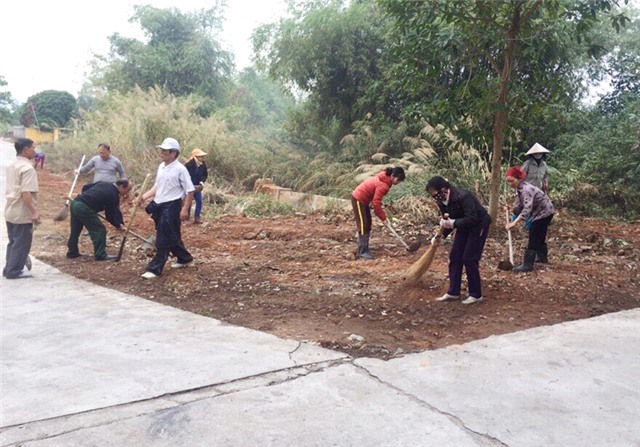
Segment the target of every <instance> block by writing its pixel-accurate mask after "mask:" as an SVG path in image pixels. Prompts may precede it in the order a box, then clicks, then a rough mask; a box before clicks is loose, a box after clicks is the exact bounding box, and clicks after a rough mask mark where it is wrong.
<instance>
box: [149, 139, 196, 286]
mask: <svg viewBox="0 0 640 447" xmlns="http://www.w3.org/2000/svg"><path fill="white" fill-rule="evenodd" d="M156 147H157V148H158V149H160V158H161V159H162V163H160V166H159V167H158V173H157V175H156V183H155V184H154V185H153V187H152V188H151V189H150V190H149V191H147V192H145V193H144V194H142V195H141V196H140V204H144V203H145V202H146V201H147V200H149V199H153V201H152V202H151V203H149V205H147V207H146V212H147V213H148V214H149V215H151V218H152V219H153V221H154V223H155V226H156V254H155V256H154V257H153V259H152V260H151V261H150V262H149V263H148V264H147V266H146V267H145V270H146V271H145V273H143V274H142V277H143V278H147V279H151V278H156V277H158V276H160V275H161V274H162V270H163V269H164V265H165V263H166V262H167V259H169V254H171V255H173V256H175V257H176V262H174V263H173V264H172V265H171V267H172V268H182V267H186V266H187V265H188V264H189V263H190V262H191V261H193V256H191V253H189V251H188V250H187V249H186V248H185V246H184V243H183V242H182V236H181V234H180V225H181V221H185V220H187V219H188V218H189V210H190V209H191V202H192V201H193V192H194V191H195V188H194V186H193V183H192V182H191V176H190V175H189V171H187V168H185V167H184V165H183V164H182V163H180V162H179V161H178V160H177V158H178V156H179V155H180V144H179V143H178V142H177V141H176V140H175V139H174V138H165V139H164V141H163V142H162V144H161V145H159V146H156ZM183 199H184V201H183Z"/></svg>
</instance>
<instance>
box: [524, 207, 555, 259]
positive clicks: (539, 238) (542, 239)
mask: <svg viewBox="0 0 640 447" xmlns="http://www.w3.org/2000/svg"><path fill="white" fill-rule="evenodd" d="M551 219H553V214H552V215H551V216H548V217H544V218H542V219H538V220H534V221H533V222H531V229H530V230H529V245H527V249H528V250H536V251H538V250H540V249H541V248H542V247H543V246H544V244H545V243H546V242H547V230H548V229H549V224H550V223H551Z"/></svg>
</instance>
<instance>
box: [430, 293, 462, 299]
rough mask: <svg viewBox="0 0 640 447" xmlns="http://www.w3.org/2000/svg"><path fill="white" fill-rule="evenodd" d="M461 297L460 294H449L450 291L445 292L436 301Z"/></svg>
mask: <svg viewBox="0 0 640 447" xmlns="http://www.w3.org/2000/svg"><path fill="white" fill-rule="evenodd" d="M459 299H460V295H449V294H448V293H445V294H444V295H442V296H440V297H438V298H436V301H453V300H459Z"/></svg>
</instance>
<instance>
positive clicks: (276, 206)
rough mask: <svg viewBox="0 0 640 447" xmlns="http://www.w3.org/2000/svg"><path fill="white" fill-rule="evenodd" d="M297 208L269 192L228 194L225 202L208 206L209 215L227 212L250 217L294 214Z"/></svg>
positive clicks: (219, 214) (213, 215)
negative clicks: (239, 194)
mask: <svg viewBox="0 0 640 447" xmlns="http://www.w3.org/2000/svg"><path fill="white" fill-rule="evenodd" d="M294 212H295V208H294V207H293V206H292V205H291V204H289V203H285V202H280V201H278V200H276V199H275V198H274V197H272V196H270V195H268V194H250V195H244V196H228V200H227V201H226V202H225V203H221V204H215V205H211V206H209V207H208V210H207V215H208V216H212V217H215V216H221V215H225V214H234V215H245V216H249V217H274V216H286V215H290V214H293V213H294Z"/></svg>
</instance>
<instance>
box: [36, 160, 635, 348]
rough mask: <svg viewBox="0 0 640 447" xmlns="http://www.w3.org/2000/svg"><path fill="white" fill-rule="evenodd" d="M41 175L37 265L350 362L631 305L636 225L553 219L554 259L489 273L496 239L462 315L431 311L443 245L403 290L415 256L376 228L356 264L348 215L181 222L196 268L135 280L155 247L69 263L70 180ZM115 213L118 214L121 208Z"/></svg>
mask: <svg viewBox="0 0 640 447" xmlns="http://www.w3.org/2000/svg"><path fill="white" fill-rule="evenodd" d="M39 179H40V187H41V195H40V200H39V204H40V209H41V213H42V215H43V217H42V223H41V224H40V225H39V226H38V228H37V230H36V232H35V240H34V247H33V249H32V254H33V255H34V256H36V257H37V258H38V259H40V260H42V261H44V262H46V263H49V264H51V265H53V266H55V267H57V268H58V269H60V270H61V271H63V272H65V273H68V274H70V275H73V276H76V277H78V278H81V279H84V280H87V281H90V282H93V283H95V284H99V285H102V286H105V287H109V288H112V289H116V290H119V291H122V292H126V293H131V294H134V295H137V296H140V297H143V298H146V299H149V300H153V301H157V302H160V303H163V304H166V305H169V306H173V307H177V308H180V309H183V310H187V311H190V312H195V313H198V314H201V315H205V316H208V317H212V318H216V319H219V320H222V321H225V322H228V323H231V324H235V325H240V326H244V327H248V328H253V329H257V330H260V331H265V332H270V333H272V334H275V335H277V336H280V337H284V338H291V339H296V340H305V341H309V342H316V343H318V344H320V345H322V346H324V347H327V348H331V349H337V350H340V351H343V352H346V353H348V354H351V355H353V356H355V357H361V356H368V357H378V358H390V357H393V356H395V355H400V354H402V353H408V352H416V351H421V350H424V349H435V348H441V347H444V346H448V345H452V344H460V343H465V342H468V341H471V340H476V339H481V338H485V337H489V336H491V335H495V334H503V333H508V332H514V331H518V330H522V329H526V328H530V327H535V326H542V325H550V324H555V323H560V322H563V321H569V320H576V319H581V318H587V317H592V316H596V315H601V314H604V313H608V312H615V311H619V310H623V309H631V308H636V307H638V306H640V292H639V291H640V280H639V279H638V271H639V269H638V267H639V265H640V225H638V224H628V223H621V222H607V221H602V220H597V219H585V218H581V217H576V216H572V215H570V214H568V213H566V212H564V211H561V212H560V213H559V214H558V215H557V217H556V218H555V219H554V221H553V224H552V227H551V228H550V238H549V256H550V263H549V264H546V265H536V270H535V271H534V272H531V273H525V274H516V273H513V272H505V271H501V270H498V269H497V268H496V266H497V265H498V263H499V261H501V260H504V259H505V258H506V257H507V249H506V235H505V232H504V231H500V230H498V231H496V232H495V235H494V236H491V237H490V238H489V240H488V241H487V247H486V250H485V253H484V256H483V259H482V261H481V273H482V276H483V281H484V283H483V285H484V291H483V295H484V298H485V301H484V302H482V303H480V304H477V305H471V306H464V305H462V304H461V303H460V302H452V303H439V302H435V301H434V299H435V298H436V297H437V296H440V295H442V294H443V293H444V292H445V291H446V287H447V257H448V252H449V249H450V243H448V242H447V241H445V243H444V244H443V246H441V247H440V248H439V250H438V253H437V254H436V258H435V260H434V262H433V264H432V266H431V268H430V270H429V271H428V272H427V274H426V275H425V277H424V278H423V281H422V282H421V284H419V285H417V286H416V285H408V284H405V282H404V281H403V273H404V272H406V271H407V270H408V269H409V267H410V266H411V265H412V264H413V263H414V262H415V261H416V260H417V259H419V257H420V256H421V255H422V254H423V253H424V250H425V248H422V249H420V250H419V251H418V252H416V253H407V251H406V250H404V249H403V248H402V247H401V246H400V245H399V243H398V241H397V240H396V239H395V238H394V237H393V236H391V235H390V234H389V233H388V231H387V230H385V229H384V228H383V227H382V226H376V227H374V231H373V235H372V239H371V249H372V252H373V254H374V256H375V257H376V259H375V260H373V261H357V260H355V259H354V255H353V252H354V249H355V245H356V243H355V238H354V224H353V222H352V216H351V215H350V213H342V214H331V215H325V214H322V213H315V214H310V215H303V214H297V215H293V216H285V217H274V218H250V217H245V216H236V215H227V216H223V217H219V218H217V219H206V218H205V223H204V224H203V225H192V224H185V225H183V239H184V241H185V245H186V246H187V248H188V249H189V250H190V251H191V252H192V254H193V255H194V257H195V261H194V262H193V264H192V265H191V266H190V267H189V268H185V269H179V270H172V269H171V268H169V264H167V266H166V269H165V272H164V274H163V275H162V276H161V277H159V278H157V279H154V280H144V279H141V278H140V274H142V273H143V272H144V266H145V264H146V263H147V261H148V260H149V258H150V256H151V255H152V250H149V248H148V247H146V246H145V244H144V243H143V242H141V241H139V240H138V239H135V238H131V237H130V238H129V239H128V240H127V245H126V249H125V253H124V257H123V259H122V260H121V261H120V262H118V263H116V262H109V263H105V262H95V261H94V260H93V259H92V257H91V256H86V257H82V258H79V259H74V260H69V259H66V257H65V253H66V240H67V236H68V225H69V223H68V220H67V221H64V222H58V223H55V222H53V216H54V215H55V214H56V213H57V212H58V211H59V210H60V208H61V207H62V205H63V203H64V196H65V194H67V193H68V189H69V187H70V184H71V180H70V179H68V178H64V177H62V176H58V175H54V174H51V173H49V172H48V171H47V170H44V171H39ZM80 186H81V185H78V186H77V187H76V189H77V190H79V189H80ZM123 211H124V215H125V219H126V218H128V216H129V213H128V211H129V207H128V205H123ZM205 211H206V207H205ZM434 224H435V220H434V221H433V222H432V225H430V226H429V227H426V226H424V225H418V223H416V222H412V223H411V222H406V221H405V220H403V219H399V220H398V221H397V224H396V227H397V229H398V232H399V233H400V234H401V235H403V237H405V239H407V240H408V241H411V240H414V239H415V236H416V233H417V231H421V232H422V233H423V234H425V235H427V234H428V233H430V232H432V231H433V230H434V229H435V228H434ZM108 229H109V238H108V247H109V252H110V253H112V254H115V253H116V252H117V250H118V247H119V245H120V241H121V238H122V234H121V233H119V232H117V231H115V230H114V229H113V228H110V227H109V226H108ZM133 229H134V230H135V231H136V232H137V233H138V234H141V235H143V236H145V237H146V236H151V235H153V234H154V231H153V222H152V221H151V219H150V218H149V217H148V216H147V215H146V214H145V213H144V212H142V210H140V212H139V213H138V214H137V216H136V220H135V222H134V225H133ZM514 240H515V253H516V262H518V260H519V258H520V254H521V253H522V251H523V249H524V244H525V242H526V233H525V232H524V230H523V229H522V228H518V230H517V231H515V232H514ZM80 251H81V252H83V253H86V254H91V253H92V248H91V240H90V239H89V237H88V236H83V237H81V245H80ZM463 284H464V282H463ZM463 288H464V285H463ZM463 292H464V290H463Z"/></svg>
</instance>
